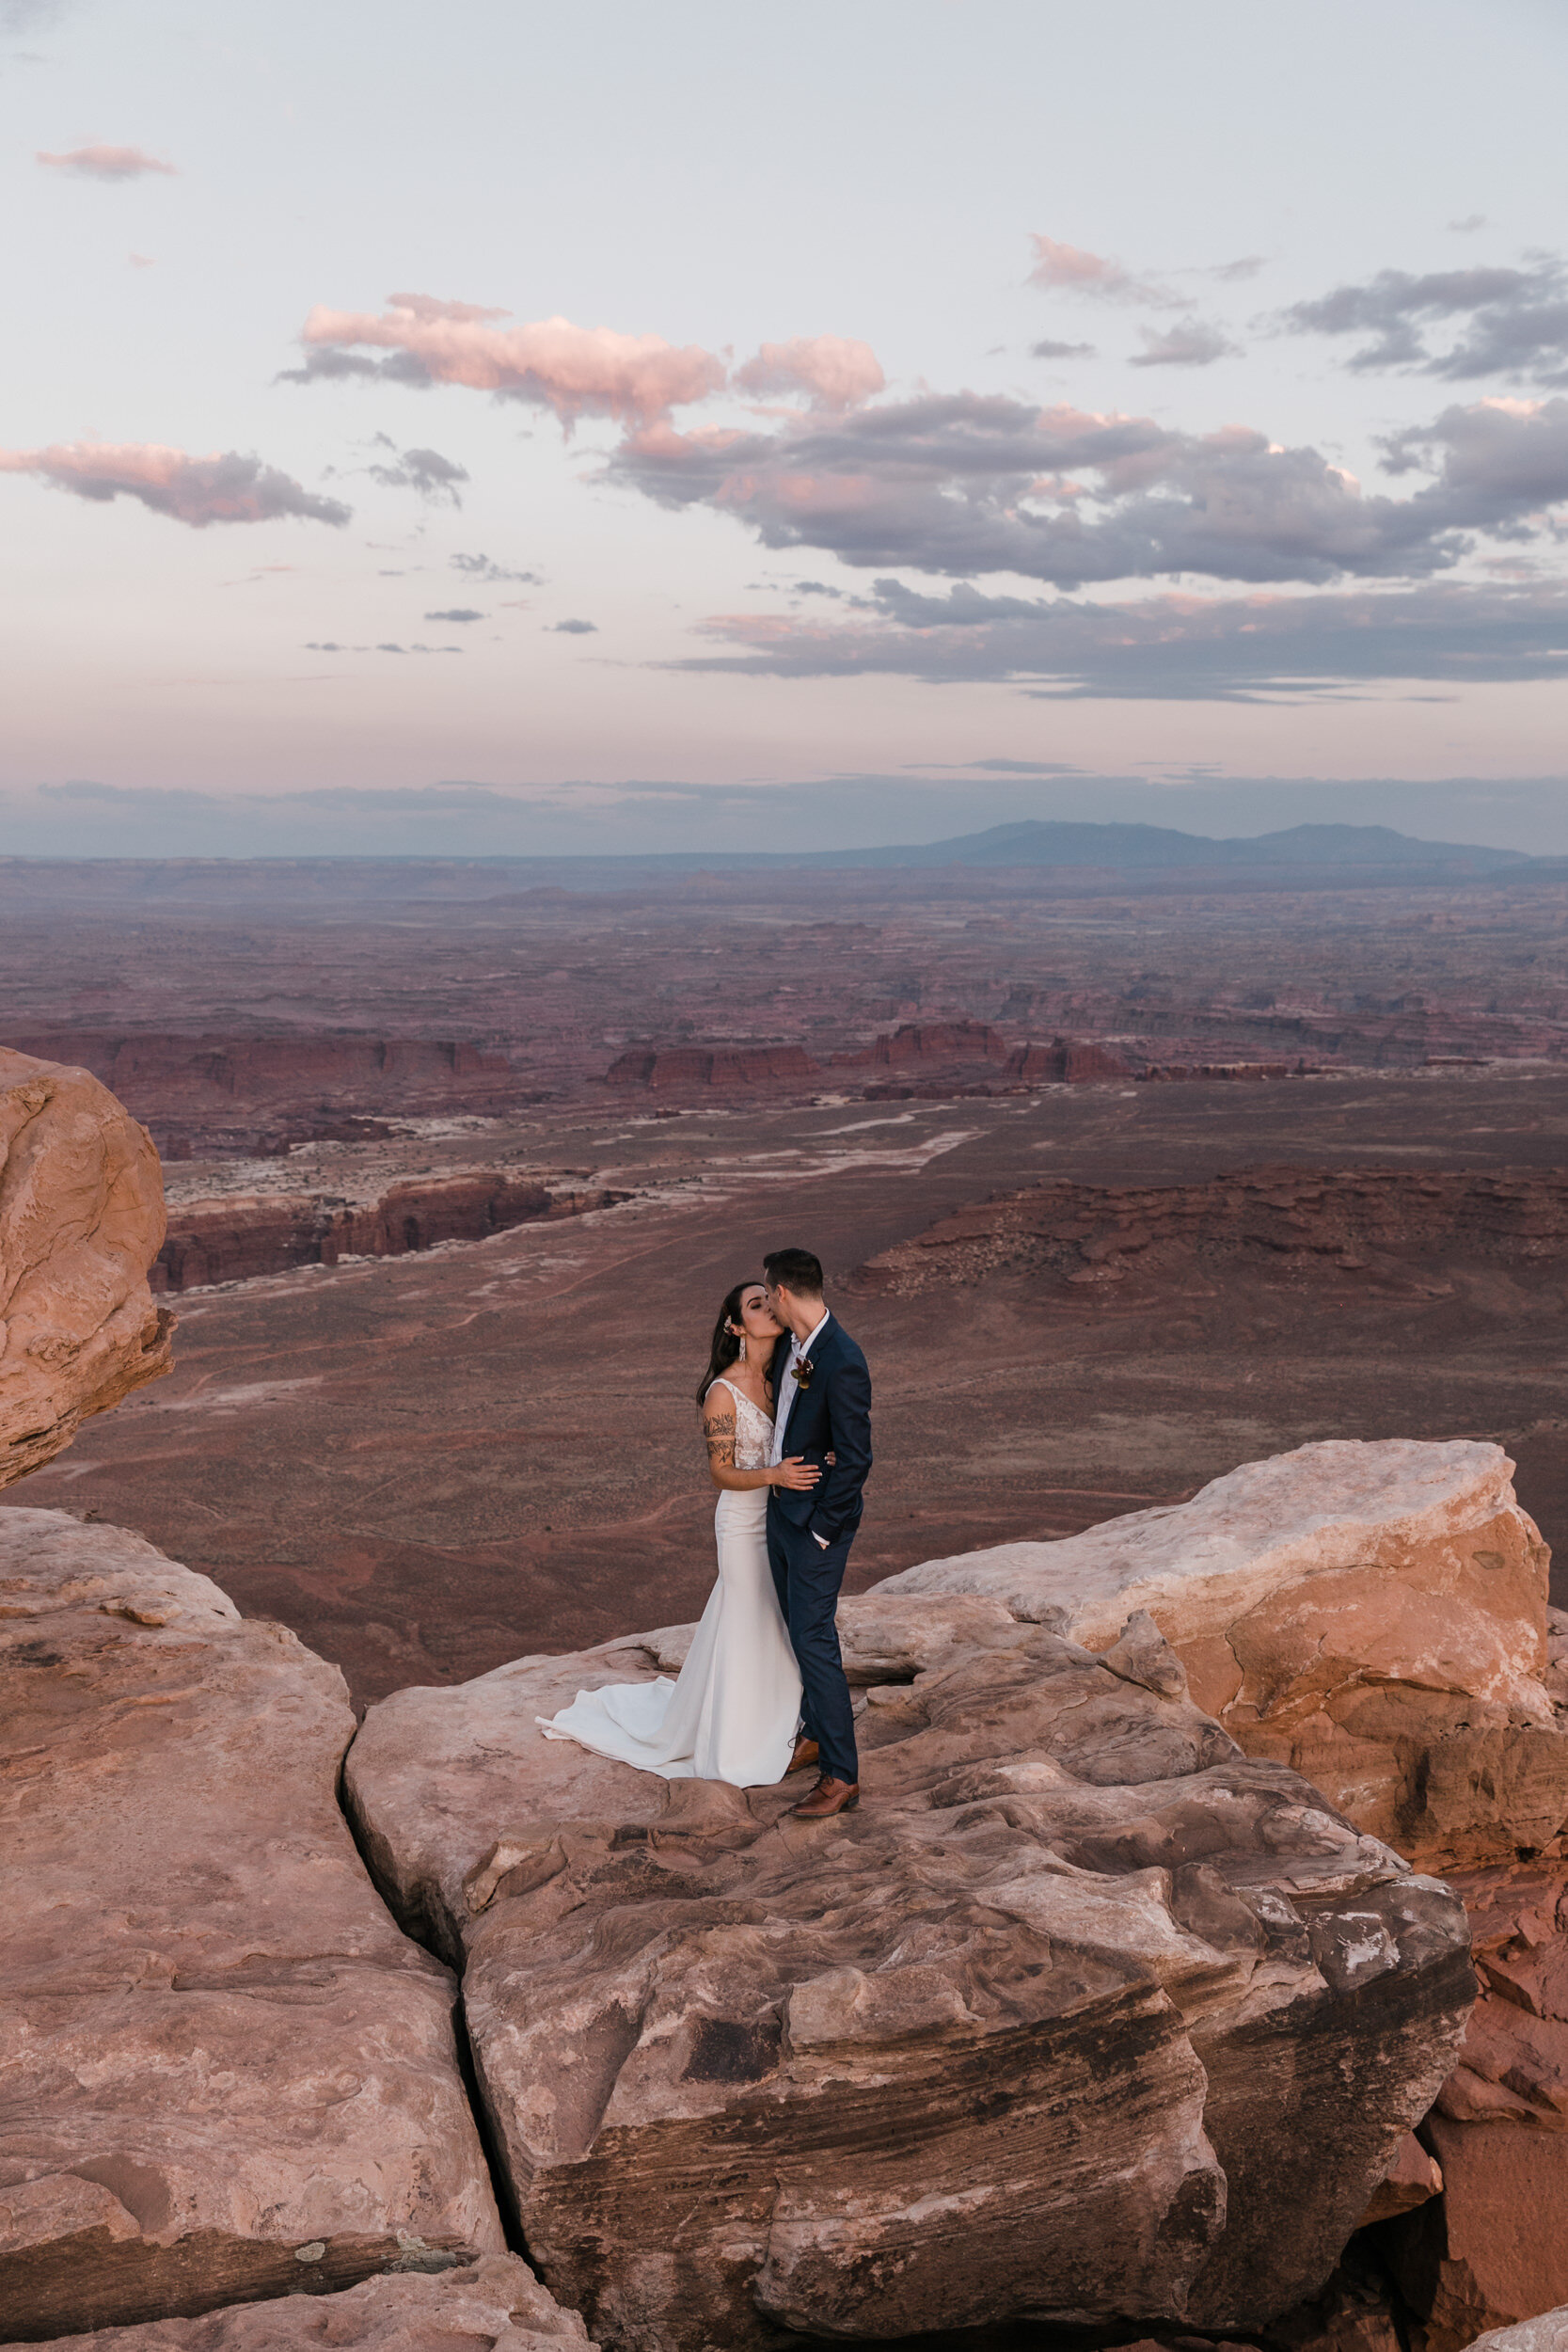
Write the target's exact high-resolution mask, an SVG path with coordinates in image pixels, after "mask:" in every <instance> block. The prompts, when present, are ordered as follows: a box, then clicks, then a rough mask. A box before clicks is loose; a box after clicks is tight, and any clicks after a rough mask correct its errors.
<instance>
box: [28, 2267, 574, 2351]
mask: <svg viewBox="0 0 1568 2352" xmlns="http://www.w3.org/2000/svg"><path fill="white" fill-rule="evenodd" d="M323 2344H330V2345H332V2346H333V2352H593V2347H592V2346H591V2345H590V2344H589V2343H588V2339H587V2335H586V2333H585V2331H584V2328H583V2325H582V2322H581V2320H580V2319H579V2318H578V2315H577V2313H576V2312H563V2311H562V2308H561V2306H560V2304H559V2303H557V2302H556V2301H555V2299H554V2297H553V2296H550V2295H548V2294H547V2293H546V2290H545V2289H544V2288H543V2287H542V2286H541V2285H540V2283H539V2281H538V2280H537V2279H536V2278H535V2277H534V2275H533V2273H532V2271H531V2269H530V2268H529V2266H528V2265H527V2263H525V2262H519V2261H518V2259H517V2257H516V2255H515V2254H486V2255H483V2257H482V2258H481V2260H480V2261H478V2262H476V2263H472V2264H468V2265H465V2266H464V2267H462V2268H461V2269H455V2270H447V2271H443V2272H440V2273H439V2274H437V2275H436V2276H431V2275H430V2274H429V2273H427V2272H421V2271H404V2272H395V2273H391V2274H388V2275H385V2276H383V2277H380V2278H375V2279H366V2280H363V2281H362V2282H361V2283H360V2284H359V2285H358V2286H356V2287H346V2288H344V2289H343V2290H342V2291H341V2293H339V2294H337V2295H299V2294H291V2295H284V2296H278V2297H277V2298H276V2299H275V2300H272V2301H268V2302H264V2303H230V2304H229V2305H227V2306H226V2307H225V2308H224V2309H223V2310H222V2311H214V2312H207V2313H206V2314H205V2316H204V2317H202V2318H200V2319H152V2320H147V2321H144V2322H143V2323H142V2325H141V2326H140V2327H132V2328H96V2329H94V2330H93V2332H92V2333H91V2334H88V2335H75V2336H63V2337H58V2338H56V2339H55V2352H320V2347H321V2346H322V2345H323ZM0 2352H14V2347H13V2346H11V2345H9V2344H0Z"/></svg>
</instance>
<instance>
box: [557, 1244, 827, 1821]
mask: <svg viewBox="0 0 1568 2352" xmlns="http://www.w3.org/2000/svg"><path fill="white" fill-rule="evenodd" d="M782 1337H783V1326H782V1325H781V1324H779V1323H777V1322H775V1320H774V1318H773V1316H772V1315H771V1314H770V1313H769V1312H768V1294H767V1292H766V1290H765V1289H764V1287H763V1285H762V1284H761V1283H760V1282H737V1283H736V1286H735V1288H734V1290H732V1291H731V1293H730V1294H729V1296H728V1297H727V1298H726V1299H725V1301H724V1303H723V1305H722V1307H721V1309H720V1311H719V1321H718V1323H717V1324H716V1325H715V1327H714V1333H713V1350H712V1353H711V1355H710V1357H709V1359H708V1368H707V1371H706V1372H705V1374H704V1375H703V1379H702V1384H701V1386H700V1387H699V1389H698V1391H697V1403H698V1406H699V1407H700V1408H701V1412H702V1422H703V1434H704V1436H705V1438H706V1439H707V1458H708V1469H709V1470H710V1471H711V1473H712V1476H713V1483H714V1485H715V1486H717V1487H718V1489H719V1504H718V1508H717V1510H716V1511H715V1513H714V1519H713V1524H714V1534H715V1537H716V1539H717V1542H718V1547H719V1579H718V1581H717V1583H716V1584H715V1585H714V1588H713V1591H712V1593H711V1594H710V1595H709V1597H708V1604H707V1607H706V1608H705V1610H704V1612H703V1618H702V1623H701V1624H700V1625H699V1626H698V1628H697V1631H696V1635H695V1637H694V1639H693V1641H692V1644H691V1648H690V1650H689V1654H688V1656H687V1661H686V1663H685V1665H684V1666H683V1667H682V1668H681V1671H680V1679H679V1680H678V1681H677V1682H672V1681H671V1679H670V1677H669V1676H668V1675H660V1676H659V1677H658V1678H657V1681H653V1682H612V1683H610V1684H608V1685H607V1686H606V1687H605V1688H603V1689H601V1690H598V1691H579V1692H578V1694H577V1697H576V1699H575V1700H574V1701H573V1703H572V1705H571V1706H570V1707H563V1708H562V1710H561V1712H560V1714H559V1715H554V1716H551V1717H550V1718H549V1719H548V1720H547V1721H546V1718H545V1717H544V1716H543V1715H541V1716H540V1717H539V1719H538V1720H539V1722H540V1724H542V1725H543V1726H544V1732H545V1737H546V1740H577V1741H578V1743H579V1745H581V1746H582V1747H585V1748H593V1749H594V1750H595V1751H596V1753H597V1754H598V1755H600V1756H613V1757H615V1758H616V1760H617V1761H618V1762H620V1763H624V1764H638V1765H641V1768H642V1770H643V1771H644V1772H662V1774H663V1775H664V1777H665V1779H666V1780H727V1781H728V1782H730V1783H731V1785H732V1786H733V1787H735V1788H757V1787H759V1786H761V1785H762V1784H764V1783H766V1782H770V1781H778V1780H783V1779H784V1775H785V1773H786V1772H789V1771H790V1769H791V1759H792V1756H793V1755H794V1752H795V1748H796V1739H797V1734H798V1732H799V1730H800V1668H799V1667H798V1666H797V1664H796V1663H795V1652H794V1651H793V1650H792V1649H791V1648H790V1645H789V1634H788V1632H787V1631H786V1629H785V1627H784V1612H783V1611H782V1610H781V1609H780V1607H779V1600H778V1595H777V1594H776V1593H775V1591H774V1589H773V1573H772V1570H771V1569H770V1567H769V1566H768V1487H769V1486H792V1487H795V1488H797V1489H804V1488H809V1487H812V1486H816V1482H817V1480H818V1478H819V1477H820V1476H821V1472H820V1471H819V1470H815V1469H813V1468H812V1467H811V1466H810V1465H809V1464H808V1463H806V1462H804V1461H803V1460H801V1458H800V1456H799V1455H796V1456H795V1457H794V1458H793V1459H791V1460H790V1461H787V1462H776V1463H773V1464H772V1465H771V1466H769V1463H768V1455H769V1454H770V1453H771V1452H772V1448H773V1393H772V1390H771V1387H770V1386H769V1383H768V1367H769V1365H770V1363H771V1361H772V1357H773V1348H774V1345H775V1343H776V1342H777V1341H778V1340H779V1339H781V1338H782Z"/></svg>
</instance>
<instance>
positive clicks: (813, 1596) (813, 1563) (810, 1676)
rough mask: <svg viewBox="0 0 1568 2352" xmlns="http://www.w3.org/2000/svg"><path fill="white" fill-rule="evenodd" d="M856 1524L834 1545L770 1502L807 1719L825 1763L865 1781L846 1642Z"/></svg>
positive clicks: (771, 1557) (778, 1587) (773, 1556)
mask: <svg viewBox="0 0 1568 2352" xmlns="http://www.w3.org/2000/svg"><path fill="white" fill-rule="evenodd" d="M853 1541H854V1530H853V1529H851V1530H850V1532H849V1534H847V1535H844V1536H841V1537H840V1539H839V1541H838V1542H837V1543H836V1544H830V1545H829V1546H828V1548H827V1549H826V1550H824V1549H823V1548H822V1546H821V1545H820V1544H819V1543H818V1542H817V1540H816V1536H815V1535H814V1534H812V1533H811V1531H810V1529H809V1528H804V1527H797V1526H796V1525H795V1524H794V1522H793V1520H790V1519H786V1518H784V1513H783V1512H782V1511H780V1510H779V1509H777V1508H776V1506H775V1505H774V1503H773V1501H772V1498H771V1496H770V1497H769V1498H768V1566H769V1567H770V1568H771V1569H772V1571H773V1588H774V1590H775V1591H776V1592H777V1594H778V1596H779V1607H780V1608H781V1609H782V1610H783V1611H784V1623H785V1625H786V1626H787V1627H788V1628H789V1639H790V1643H791V1645H792V1647H793V1648H794V1651H795V1657H796V1662H797V1663H798V1665H799V1666H800V1682H801V1694H800V1720H801V1722H802V1724H804V1726H805V1731H806V1737H807V1738H808V1739H810V1740H816V1744H817V1748H818V1750H819V1752H820V1753H819V1756H818V1762H819V1764H820V1767H821V1770H822V1771H823V1772H826V1773H827V1774H828V1776H829V1778H830V1779H832V1780H848V1781H858V1780H859V1778H860V1762H859V1758H858V1757H857V1756H856V1753H855V1717H854V1710H853V1708H852V1707H851V1705H850V1701H849V1685H848V1683H847V1681H846V1680H845V1678H844V1661H843V1658H842V1656H841V1655H840V1652H839V1646H838V1627H837V1625H836V1624H835V1623H834V1615H835V1613H836V1611H837V1608H838V1589H839V1586H840V1585H841V1584H842V1583H843V1581H844V1571H845V1569H846V1567H847V1565H848V1563H849V1547H850V1545H851V1544H852V1543H853Z"/></svg>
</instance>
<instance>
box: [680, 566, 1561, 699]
mask: <svg viewBox="0 0 1568 2352" xmlns="http://www.w3.org/2000/svg"><path fill="white" fill-rule="evenodd" d="M874 601H875V604H876V606H877V609H878V615H879V617H878V618H877V619H876V620H871V621H865V622H858V623H844V624H837V623H835V622H832V621H828V622H824V623H822V624H817V625H813V624H808V623H806V622H793V623H784V624H782V625H781V624H780V623H779V622H778V621H777V620H775V619H768V621H767V622H766V623H764V624H754V623H752V622H750V621H748V620H745V619H726V620H721V621H715V622H710V623H709V624H708V634H709V635H710V636H712V637H714V638H716V639H719V640H721V641H723V642H724V643H725V644H726V645H727V647H728V650H727V651H725V652H722V653H717V652H716V653H713V654H709V655H699V656H695V657H692V658H690V659H689V660H683V661H677V662H673V663H671V664H669V665H667V666H669V667H671V668H673V669H680V670H697V671H703V670H706V671H729V672H739V673H742V674H744V675H752V676H767V677H847V676H855V675H864V674H866V673H869V672H883V673H892V674H896V675H903V676H906V677H918V678H924V679H926V680H927V682H928V683H930V684H933V685H952V684H959V683H975V682H982V681H993V682H1000V683H1005V684H1008V685H1013V686H1020V687H1023V688H1024V689H1026V690H1029V691H1035V692H1038V693H1042V694H1048V695H1051V696H1059V697H1063V698H1066V699H1069V700H1077V699H1083V698H1086V697H1111V698H1116V699H1128V698H1133V699H1165V700H1171V701H1192V700H1203V701H1227V702H1247V701H1253V700H1255V699H1257V698H1258V697H1259V696H1263V695H1266V696H1269V697H1271V698H1273V697H1276V696H1278V695H1281V694H1285V695H1295V694H1302V695H1307V694H1309V695H1312V696H1314V697H1316V696H1321V695H1323V694H1324V693H1326V692H1334V691H1342V690H1345V689H1353V688H1354V687H1356V686H1360V685H1365V684H1367V683H1370V682H1371V681H1373V680H1377V679H1385V678H1409V679H1420V680H1427V681H1442V682H1444V683H1446V684H1451V685H1455V686H1457V685H1460V684H1467V685H1468V684H1476V683H1479V682H1483V681H1488V680H1492V681H1496V680H1504V681H1509V682H1514V681H1521V680H1529V679H1542V678H1559V677H1562V676H1564V675H1568V587H1564V586H1560V585H1558V584H1556V583H1551V584H1529V585H1524V586H1519V587H1501V586H1481V587H1473V586H1466V585H1465V584H1463V583H1461V582H1458V581H1429V582H1425V583H1422V584H1421V585H1419V586H1417V587H1413V588H1408V589H1402V590H1397V589H1396V590H1389V589H1383V590H1370V591H1369V590H1361V591H1340V592H1338V593H1330V594H1326V595H1307V596H1300V595H1297V596H1245V597H1240V596H1238V597H1210V598H1202V599H1200V598H1197V597H1191V596H1149V597H1146V598H1143V599H1141V600H1140V601H1138V602H1136V603H1132V604H1093V603H1088V602H1081V601H1078V600H1075V599H1073V598H1069V597H1065V596H1063V597H1054V598H1038V599H1036V598H1030V597H1023V596H982V595H981V594H979V592H978V591H977V590H975V589H973V588H964V587H958V588H954V589H951V590H950V591H949V592H948V593H947V594H946V595H945V596H924V595H920V594H918V593H916V592H915V591H913V590H911V589H909V588H906V587H904V586H903V585H902V584H901V583H900V582H899V581H897V580H878V581H877V582H876V584H875V596H874ZM753 632H754V634H753Z"/></svg>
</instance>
